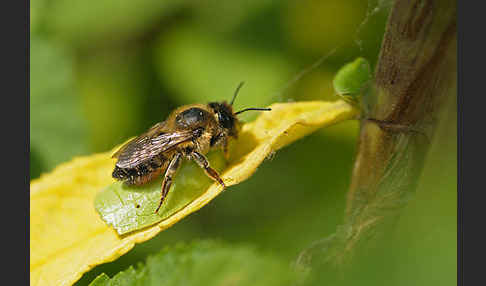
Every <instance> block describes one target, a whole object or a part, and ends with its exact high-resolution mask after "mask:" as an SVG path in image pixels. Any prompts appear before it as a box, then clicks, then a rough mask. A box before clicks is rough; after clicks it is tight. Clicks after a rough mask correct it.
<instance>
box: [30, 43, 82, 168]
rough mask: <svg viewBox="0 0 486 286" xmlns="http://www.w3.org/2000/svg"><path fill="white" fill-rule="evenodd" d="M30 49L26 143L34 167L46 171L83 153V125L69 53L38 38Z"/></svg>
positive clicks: (31, 44) (57, 45)
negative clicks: (28, 137)
mask: <svg viewBox="0 0 486 286" xmlns="http://www.w3.org/2000/svg"><path fill="white" fill-rule="evenodd" d="M30 46H31V48H30V58H31V60H30V144H31V148H32V149H33V150H35V151H36V152H37V153H36V154H35V155H34V156H35V159H34V160H35V162H36V163H35V165H37V166H38V167H39V166H45V169H43V170H44V171H46V170H50V169H52V168H53V167H54V166H56V165H57V164H59V163H61V162H64V161H67V160H69V159H71V158H72V157H73V156H75V155H80V154H83V153H85V152H86V134H85V131H86V130H85V128H86V126H85V121H84V118H83V117H82V114H81V110H80V108H79V102H78V101H79V98H78V93H77V91H76V88H75V86H74V75H73V62H72V58H71V55H70V53H69V52H68V51H67V50H66V49H64V48H63V47H62V46H61V45H59V44H56V42H52V41H48V40H47V39H45V38H41V37H39V36H33V37H32V38H31V41H30ZM66 146H69V148H66ZM31 158H33V157H32V155H31ZM31 173H33V174H38V173H40V170H31Z"/></svg>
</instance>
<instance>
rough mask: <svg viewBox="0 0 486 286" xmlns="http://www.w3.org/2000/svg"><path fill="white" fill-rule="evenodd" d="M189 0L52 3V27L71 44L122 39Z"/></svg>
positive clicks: (153, 22)
mask: <svg viewBox="0 0 486 286" xmlns="http://www.w3.org/2000/svg"><path fill="white" fill-rule="evenodd" d="M186 2H187V1H181V0H171V1H168V0H166V1H158V0H139V1H121V2H120V1H117V0H103V1H93V0H87V1H86V0H72V1H59V0H55V1H52V3H51V9H49V11H46V14H47V17H46V18H47V20H46V21H47V26H48V28H49V30H50V31H52V32H53V33H55V34H56V35H58V36H59V37H61V38H62V39H63V40H65V41H67V42H70V43H71V44H74V45H78V46H83V47H90V46H92V45H93V43H106V42H107V41H110V40H111V41H112V40H122V39H127V38H129V37H132V36H133V35H134V34H137V33H141V32H143V31H144V30H146V29H148V28H149V27H150V26H151V25H153V24H155V23H156V21H158V20H159V19H161V18H164V17H165V16H168V15H169V14H170V12H173V11H174V10H175V9H176V8H178V7H180V6H182V5H183V4H185V3H186Z"/></svg>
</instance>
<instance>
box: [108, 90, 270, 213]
mask: <svg viewBox="0 0 486 286" xmlns="http://www.w3.org/2000/svg"><path fill="white" fill-rule="evenodd" d="M242 85H243V82H242V83H240V85H239V86H238V87H237V89H236V91H235V93H234V95H233V98H232V100H231V102H230V104H228V103H227V102H226V101H223V102H211V103H209V104H207V105H204V104H191V105H184V106H181V107H179V108H177V109H176V110H174V111H173V112H172V113H171V114H170V115H169V117H168V118H167V119H166V120H165V121H163V122H159V123H157V124H155V125H154V126H152V127H151V128H150V129H149V130H147V131H146V132H145V133H143V134H142V135H140V136H138V137H136V138H134V139H132V140H130V141H129V142H128V143H126V144H125V145H123V146H122V147H121V148H120V149H119V150H118V151H117V152H116V153H115V154H113V156H112V157H113V158H117V159H118V160H117V162H116V165H115V169H114V170H113V173H112V177H113V178H115V179H117V180H121V181H124V182H125V183H126V184H129V185H142V184H145V183H147V182H149V181H151V180H152V179H154V178H155V177H157V176H159V175H163V176H164V179H163V182H162V190H161V198H160V203H159V206H158V207H157V209H156V210H155V213H157V212H158V211H159V209H160V207H161V206H162V203H163V202H164V199H165V198H166V197H167V194H168V192H169V189H170V186H171V184H172V180H173V178H174V176H175V174H176V172H177V169H178V168H179V166H180V163H181V160H182V159H184V158H186V159H188V160H194V161H195V162H196V163H197V164H198V165H199V166H200V167H201V168H203V169H204V171H205V172H206V174H207V175H208V176H209V177H210V178H211V179H213V180H215V181H216V182H218V183H219V184H221V186H223V188H225V184H224V182H223V180H222V179H221V178H220V176H219V174H218V172H217V171H216V170H214V169H213V168H211V167H210V164H209V162H208V160H207V159H206V157H205V156H204V155H205V154H206V153H208V151H209V150H211V149H215V148H222V149H223V151H224V153H225V156H226V158H228V139H229V138H237V136H238V131H239V129H240V124H241V123H240V122H239V121H238V119H237V117H236V116H237V115H238V114H240V113H242V112H245V111H249V110H263V111H268V110H270V108H245V109H243V110H240V111H238V112H233V102H234V100H235V98H236V96H237V95H238V91H239V90H240V88H241V86H242Z"/></svg>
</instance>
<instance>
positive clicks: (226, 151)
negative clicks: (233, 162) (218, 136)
mask: <svg viewBox="0 0 486 286" xmlns="http://www.w3.org/2000/svg"><path fill="white" fill-rule="evenodd" d="M222 144H223V154H224V158H225V159H226V161H228V160H229V149H228V140H226V139H223V143H222Z"/></svg>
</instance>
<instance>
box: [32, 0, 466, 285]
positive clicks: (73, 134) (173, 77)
mask: <svg viewBox="0 0 486 286" xmlns="http://www.w3.org/2000/svg"><path fill="white" fill-rule="evenodd" d="M390 4H391V3H390V2H389V1H382V0H370V1H369V2H366V1H360V0H289V1H276V0H246V1H224V0H219V1H217V0H199V1H189V0H178V1H175V0H166V1H159V0H139V1H115V0H101V1H93V0H83V1H81V0H70V1H66V0H33V1H31V7H30V12H31V23H30V29H31V38H30V61H31V63H30V73H31V74H30V84H31V86H30V89H31V95H30V178H31V179H34V178H36V177H38V176H39V175H40V174H42V173H44V172H49V171H50V170H52V169H53V168H54V167H55V166H56V165H58V164H59V163H62V162H66V161H69V160H70V159H71V158H73V157H74V156H80V155H87V154H91V153H96V152H104V151H107V150H109V149H111V148H112V147H114V146H115V145H116V144H120V143H122V142H123V141H124V140H126V139H127V138H129V137H131V136H135V135H137V134H139V133H141V132H143V131H144V130H145V129H147V128H148V127H149V126H151V125H152V124H154V123H155V122H158V121H162V120H163V119H164V118H165V117H166V116H167V115H168V113H169V112H170V111H171V110H172V109H173V108H175V107H177V106H180V105H183V104H188V103H195V102H201V103H205V102H209V101H215V100H216V101H221V100H229V99H230V98H231V96H232V94H233V92H234V89H235V88H236V86H237V85H238V83H239V82H240V81H245V82H246V84H245V86H244V87H243V88H242V90H241V92H240V95H239V97H238V99H237V100H236V103H235V106H236V109H239V108H243V107H248V106H266V105H269V104H271V103H273V102H287V101H300V100H335V99H337V97H336V96H335V95H334V94H333V91H332V86H331V79H332V77H333V75H334V73H335V72H336V71H337V69H338V68H339V67H340V66H342V65H343V64H344V63H346V62H348V61H350V60H352V59H354V58H355V57H357V56H363V57H365V58H367V59H368V60H370V62H371V63H372V64H373V66H374V64H375V63H376V60H377V57H378V52H379V49H380V42H381V39H382V36H383V32H384V27H385V23H386V17H387V15H388V12H389V7H390ZM318 61H322V63H321V64H320V65H318V66H317V67H316V68H313V69H307V68H308V67H309V66H311V65H312V64H314V63H316V62H318ZM306 71H308V72H306ZM299 74H302V76H298V75H299ZM455 112H456V111H455V102H452V103H451V104H450V108H449V109H448V110H447V111H446V112H445V113H444V114H445V115H444V116H443V117H444V118H443V119H444V120H442V122H443V124H442V125H441V129H440V132H439V133H438V134H437V136H436V137H435V139H434V144H433V148H432V151H431V153H430V156H429V157H428V160H427V164H426V167H425V169H424V174H423V176H422V180H421V183H420V187H419V189H418V193H417V196H416V197H415V199H414V200H413V201H412V202H411V203H410V205H409V206H408V207H407V208H406V210H405V211H404V214H403V216H402V217H401V219H400V221H399V223H398V225H397V230H396V234H395V236H394V237H395V238H396V240H394V241H392V242H390V245H387V246H386V247H389V249H390V251H388V253H387V256H386V263H383V259H384V257H381V256H380V257H377V258H376V262H377V263H376V265H367V266H366V267H364V268H363V273H362V276H359V275H358V276H359V277H360V278H359V280H356V282H357V283H359V284H362V285H363V284H364V285H384V284H386V285H455V284H456V221H457V219H456V184H457V176H456V156H457V152H456V138H457V134H456V133H455V132H456V121H455V118H456V113H455ZM255 116H256V114H249V113H248V114H244V115H243V116H242V119H243V120H244V121H248V120H252V119H253V118H254V117H255ZM444 122H446V123H444ZM357 132H358V125H357V123H356V122H345V123H341V124H338V125H336V126H333V127H331V128H327V129H324V130H321V131H318V132H316V133H314V134H312V135H310V136H308V137H306V138H304V139H302V140H300V141H298V142H296V143H294V144H292V145H291V146H289V147H287V148H285V149H283V150H281V151H279V152H278V153H277V154H276V155H275V156H274V157H273V158H272V159H270V160H268V161H266V162H265V163H264V164H263V165H262V166H261V167H260V168H259V169H258V172H256V174H255V175H254V176H253V177H252V178H250V179H249V180H248V181H246V182H244V183H242V184H240V185H237V186H234V187H231V188H230V189H229V191H228V192H225V193H224V194H222V195H221V196H219V197H218V198H216V199H215V200H214V201H212V202H211V203H210V204H209V205H207V206H206V207H204V208H203V209H201V210H200V211H199V212H197V213H195V214H193V215H191V216H190V217H188V218H186V219H184V220H183V221H182V222H180V223H178V224H177V225H175V226H173V227H172V228H170V229H169V230H167V231H164V232H162V233H161V234H160V235H158V236H157V237H156V238H154V239H152V240H151V241H148V242H146V243H143V244H141V245H137V246H136V247H135V248H134V249H133V250H132V251H130V252H129V253H128V254H126V255H124V256H122V257H121V258H120V259H118V260H116V261H115V262H112V263H108V264H105V265H101V266H99V267H96V268H95V269H93V270H92V271H91V272H89V273H87V274H86V275H85V276H84V277H83V278H82V279H81V280H80V281H79V282H78V283H77V285H87V284H88V283H89V282H90V281H91V280H92V279H93V278H94V277H96V275H97V274H99V273H101V272H106V273H107V274H108V275H110V276H112V275H113V274H115V273H117V272H118V271H120V270H123V269H125V268H127V267H128V266H129V265H133V264H135V263H137V262H140V261H144V260H145V258H146V257H147V255H148V254H151V253H154V252H156V251H158V250H159V249H161V248H162V247H163V246H165V245H171V244H173V243H175V242H179V241H192V240H194V239H196V238H220V239H222V240H224V241H226V242H229V243H234V244H239V243H244V244H251V245H254V246H255V247H257V249H259V250H261V251H262V252H265V253H271V254H272V255H275V256H277V257H279V259H281V260H283V261H285V262H288V263H289V265H290V263H291V262H292V261H293V260H294V259H295V258H296V256H297V255H298V253H299V251H301V250H302V249H303V248H305V247H306V246H308V245H309V244H310V243H312V242H313V241H315V240H317V239H319V238H322V237H325V236H327V235H329V234H331V233H333V232H334V230H335V228H336V226H337V225H338V224H339V223H340V222H341V221H342V218H343V214H344V206H345V194H346V191H347V188H348V184H349V180H350V173H351V168H352V163H353V156H354V152H355V145H356V140H357ZM275 275H276V274H275ZM358 276H357V277H358ZM357 279H358V278H357Z"/></svg>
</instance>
